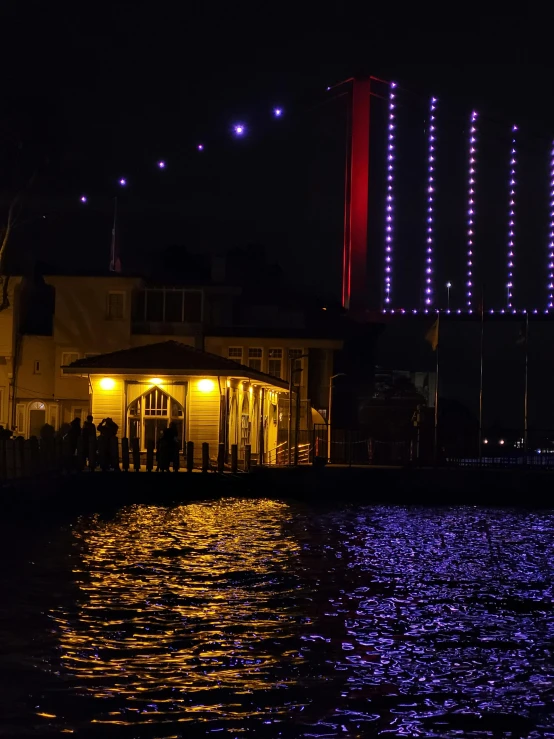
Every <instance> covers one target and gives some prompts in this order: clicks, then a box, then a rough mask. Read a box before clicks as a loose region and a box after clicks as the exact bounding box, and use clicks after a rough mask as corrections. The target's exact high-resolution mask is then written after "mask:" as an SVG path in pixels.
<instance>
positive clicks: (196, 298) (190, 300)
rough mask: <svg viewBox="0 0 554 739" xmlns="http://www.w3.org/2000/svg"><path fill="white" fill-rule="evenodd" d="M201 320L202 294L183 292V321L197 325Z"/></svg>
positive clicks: (196, 291)
mask: <svg viewBox="0 0 554 739" xmlns="http://www.w3.org/2000/svg"><path fill="white" fill-rule="evenodd" d="M201 320H202V293H201V292H200V291H198V290H185V321H188V322H190V323H198V322H199V321H201Z"/></svg>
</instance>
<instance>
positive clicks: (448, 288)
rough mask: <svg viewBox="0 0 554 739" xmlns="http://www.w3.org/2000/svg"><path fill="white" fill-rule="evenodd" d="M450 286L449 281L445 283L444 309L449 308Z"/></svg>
mask: <svg viewBox="0 0 554 739" xmlns="http://www.w3.org/2000/svg"><path fill="white" fill-rule="evenodd" d="M451 287H452V283H451V282H447V283H446V309H447V310H450V288H451Z"/></svg>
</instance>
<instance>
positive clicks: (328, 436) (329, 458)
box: [327, 377, 333, 464]
mask: <svg viewBox="0 0 554 739" xmlns="http://www.w3.org/2000/svg"><path fill="white" fill-rule="evenodd" d="M332 403H333V378H332V377H331V378H330V379H329V418H328V419H327V461H328V462H329V464H331V406H332Z"/></svg>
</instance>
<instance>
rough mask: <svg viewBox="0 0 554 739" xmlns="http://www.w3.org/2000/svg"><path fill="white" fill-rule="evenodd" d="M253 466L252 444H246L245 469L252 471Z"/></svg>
mask: <svg viewBox="0 0 554 739" xmlns="http://www.w3.org/2000/svg"><path fill="white" fill-rule="evenodd" d="M251 467H252V445H251V444H246V445H245V447H244V471H245V472H250V468H251Z"/></svg>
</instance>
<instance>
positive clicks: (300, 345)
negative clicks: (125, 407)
mask: <svg viewBox="0 0 554 739" xmlns="http://www.w3.org/2000/svg"><path fill="white" fill-rule="evenodd" d="M9 298H10V307H9V308H8V309H6V310H4V311H3V312H1V313H0V423H1V424H3V425H4V426H5V427H9V428H13V429H14V431H15V432H16V433H17V434H21V435H23V436H26V437H28V436H30V435H33V434H35V435H36V434H38V433H39V432H40V428H41V427H42V426H43V425H44V423H49V424H51V425H52V426H54V428H56V429H57V428H59V427H60V426H61V425H62V424H64V423H69V422H70V421H71V420H72V419H73V418H75V417H76V416H79V417H81V418H84V417H85V416H86V415H87V413H88V412H89V409H90V393H91V386H90V382H89V380H88V379H87V377H85V376H79V375H77V374H74V373H68V372H67V371H66V370H64V369H63V368H64V367H67V366H68V365H70V364H72V363H73V362H75V361H77V360H82V359H85V358H91V357H93V356H95V355H104V354H106V353H109V352H116V351H121V350H125V349H131V348H133V347H139V346H145V345H148V344H158V343H161V342H164V341H168V340H176V341H178V342H180V343H182V344H185V345H190V346H193V347H195V348H196V349H201V350H204V351H206V352H210V353H213V354H217V355H219V356H221V357H224V358H226V359H231V360H233V361H235V362H237V363H239V364H242V365H245V366H246V367H248V368H250V369H251V370H253V371H254V372H261V373H266V374H268V375H272V376H274V377H275V378H278V379H279V380H280V381H281V384H283V383H285V384H286V386H287V387H288V386H289V384H290V382H291V372H292V383H293V386H294V388H295V389H296V388H298V390H299V394H300V427H301V428H302V429H307V428H311V426H312V424H313V423H314V420H315V422H319V423H322V422H324V418H323V417H322V416H324V415H325V409H326V399H327V397H328V389H329V378H330V376H331V374H332V372H333V358H334V355H335V353H336V352H337V351H339V350H340V349H341V347H342V339H341V338H340V334H339V332H338V331H337V330H336V328H335V327H332V326H331V325H326V323H325V314H322V316H321V320H319V321H317V322H314V321H313V320H311V318H310V317H309V316H306V314H305V313H303V312H302V311H301V310H298V309H296V308H295V309H293V308H290V307H288V306H285V307H284V308H283V307H279V306H275V305H272V303H271V301H270V300H268V301H266V302H265V303H263V302H261V301H259V300H258V302H256V303H253V302H252V301H249V300H248V298H247V297H245V295H244V292H243V290H242V288H241V287H238V286H234V285H228V284H225V283H224V282H223V281H214V280H212V281H210V282H206V284H201V285H196V284H194V285H173V286H167V285H157V284H152V283H149V282H148V281H147V280H145V279H144V278H142V277H139V276H126V275H121V274H110V273H108V274H103V275H47V276H45V277H44V278H39V279H29V278H25V279H24V278H21V277H12V278H11V280H10V291H9ZM279 403H280V405H279V410H278V426H279V438H280V439H282V438H284V435H286V433H287V426H288V425H289V424H290V419H289V399H288V393H282V394H281V396H280V401H279ZM315 409H318V410H321V412H322V413H321V414H320V413H319V412H318V410H315ZM294 410H295V409H294V406H293V409H292V413H293V414H294ZM120 432H121V434H122V435H123V434H126V433H128V429H127V428H122V429H121V430H120Z"/></svg>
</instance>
